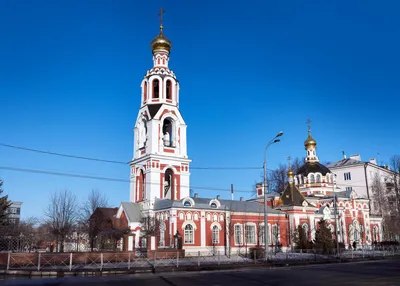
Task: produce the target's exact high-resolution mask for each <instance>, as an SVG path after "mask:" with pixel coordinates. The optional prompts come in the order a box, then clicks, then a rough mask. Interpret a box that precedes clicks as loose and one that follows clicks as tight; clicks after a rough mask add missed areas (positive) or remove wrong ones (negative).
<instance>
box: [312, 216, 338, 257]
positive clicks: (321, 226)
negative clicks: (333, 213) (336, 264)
mask: <svg viewBox="0 0 400 286" xmlns="http://www.w3.org/2000/svg"><path fill="white" fill-rule="evenodd" d="M315 246H316V248H317V250H322V252H323V253H330V252H331V251H332V250H333V248H334V243H333V238H332V233H331V230H330V229H329V227H328V225H327V223H326V221H325V220H324V219H321V220H320V221H319V222H318V229H317V231H316V232H315Z"/></svg>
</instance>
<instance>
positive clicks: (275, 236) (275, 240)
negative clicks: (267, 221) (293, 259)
mask: <svg viewBox="0 0 400 286" xmlns="http://www.w3.org/2000/svg"><path fill="white" fill-rule="evenodd" d="M272 244H273V245H278V244H280V231H279V226H278V225H277V224H274V225H273V226H272Z"/></svg>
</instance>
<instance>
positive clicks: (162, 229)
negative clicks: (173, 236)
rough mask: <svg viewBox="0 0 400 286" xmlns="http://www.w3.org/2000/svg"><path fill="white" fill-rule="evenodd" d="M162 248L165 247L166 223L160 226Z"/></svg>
mask: <svg viewBox="0 0 400 286" xmlns="http://www.w3.org/2000/svg"><path fill="white" fill-rule="evenodd" d="M159 245H160V246H161V247H164V246H165V223H162V224H160V242H159Z"/></svg>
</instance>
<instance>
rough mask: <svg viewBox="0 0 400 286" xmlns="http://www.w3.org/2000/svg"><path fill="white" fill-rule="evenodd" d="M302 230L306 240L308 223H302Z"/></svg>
mask: <svg viewBox="0 0 400 286" xmlns="http://www.w3.org/2000/svg"><path fill="white" fill-rule="evenodd" d="M302 227H303V231H304V239H305V241H308V224H307V223H303V226H302Z"/></svg>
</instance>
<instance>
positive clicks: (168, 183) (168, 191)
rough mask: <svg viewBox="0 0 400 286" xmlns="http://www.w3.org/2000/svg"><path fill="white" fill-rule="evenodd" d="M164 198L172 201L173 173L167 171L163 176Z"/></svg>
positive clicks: (169, 170)
mask: <svg viewBox="0 0 400 286" xmlns="http://www.w3.org/2000/svg"><path fill="white" fill-rule="evenodd" d="M164 198H165V199H169V200H174V199H175V198H174V173H173V172H172V170H171V169H167V170H166V171H165V175H164Z"/></svg>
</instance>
